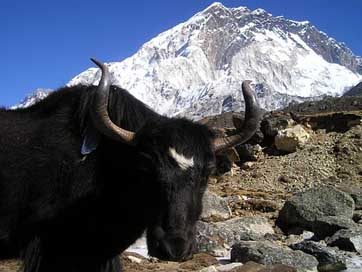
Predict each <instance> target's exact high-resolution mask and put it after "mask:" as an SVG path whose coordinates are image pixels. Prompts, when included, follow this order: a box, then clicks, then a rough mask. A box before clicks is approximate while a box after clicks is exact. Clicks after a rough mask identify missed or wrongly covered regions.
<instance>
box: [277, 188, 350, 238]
mask: <svg viewBox="0 0 362 272" xmlns="http://www.w3.org/2000/svg"><path fill="white" fill-rule="evenodd" d="M353 211H354V201H353V199H352V198H351V196H350V195H348V194H346V193H344V192H342V191H340V190H338V189H336V188H334V187H332V186H320V187H316V188H312V189H309V190H307V191H304V192H300V193H298V194H296V195H294V196H293V197H292V198H291V199H289V200H288V201H286V202H285V204H284V206H283V208H282V209H281V211H280V213H279V217H278V219H277V221H276V224H277V225H278V226H279V227H280V228H281V229H282V230H283V231H284V232H288V231H289V230H290V229H293V228H299V229H300V230H304V229H305V230H310V231H313V232H314V231H318V228H319V225H318V222H322V224H321V226H322V227H323V228H326V226H327V224H325V222H324V221H323V220H322V218H323V217H326V216H338V217H344V218H352V216H353ZM332 225H333V224H332ZM333 228H334V225H333ZM320 235H321V236H323V235H322V234H320Z"/></svg>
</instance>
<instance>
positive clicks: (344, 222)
mask: <svg viewBox="0 0 362 272" xmlns="http://www.w3.org/2000/svg"><path fill="white" fill-rule="evenodd" d="M356 227H358V224H356V223H355V222H354V221H353V220H352V219H351V218H348V217H345V216H323V217H320V218H317V219H316V220H315V221H314V223H313V224H312V229H313V232H314V235H315V237H314V238H316V239H318V240H322V239H324V238H326V237H328V236H332V235H333V234H334V233H336V232H337V231H339V230H340V229H352V228H356Z"/></svg>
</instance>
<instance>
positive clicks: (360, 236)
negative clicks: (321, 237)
mask: <svg viewBox="0 0 362 272" xmlns="http://www.w3.org/2000/svg"><path fill="white" fill-rule="evenodd" d="M327 244H328V245H329V246H337V247H338V248H339V249H342V250H347V251H356V252H359V253H360V254H362V228H361V227H359V228H355V229H342V230H339V231H337V232H336V233H335V234H334V235H333V236H332V237H331V238H329V239H327Z"/></svg>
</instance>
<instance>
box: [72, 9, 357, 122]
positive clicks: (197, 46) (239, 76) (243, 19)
mask: <svg viewBox="0 0 362 272" xmlns="http://www.w3.org/2000/svg"><path fill="white" fill-rule="evenodd" d="M108 65H109V69H110V71H111V73H112V77H113V83H114V84H117V85H119V86H121V87H123V88H125V89H127V90H128V91H130V92H131V93H132V94H133V95H134V96H136V97H137V98H139V99H140V100H142V101H143V102H145V103H146V104H147V105H149V106H150V107H151V108H153V109H155V110H156V111H157V112H159V113H161V114H166V115H169V116H174V115H183V116H187V117H191V118H194V119H198V118H201V117H203V116H206V115H214V114H218V113H220V112H222V111H229V110H240V109H241V108H243V103H241V101H240V99H241V98H240V86H241V82H242V81H243V80H245V79H251V80H252V81H253V83H254V87H255V88H256V90H257V94H258V96H259V101H260V104H261V106H262V107H264V108H266V109H268V110H272V109H276V108H279V107H282V106H286V105H287V104H288V103H290V102H292V101H304V100H308V99H316V98H318V97H321V96H324V95H333V96H336V95H342V94H343V93H344V92H345V91H346V90H348V89H350V88H351V87H352V86H354V85H356V84H357V83H358V82H359V81H361V79H362V76H361V73H362V60H361V58H360V57H356V56H354V55H353V53H352V52H351V50H350V49H348V48H347V47H346V46H345V45H344V44H343V43H338V42H337V41H336V40H334V39H332V38H330V37H328V36H327V35H326V34H325V33H323V32H321V31H319V30H318V29H316V28H315V27H314V26H313V25H311V24H310V23H309V22H307V21H305V22H296V21H292V20H288V19H285V18H284V17H281V16H279V17H273V16H272V15H271V14H269V13H267V12H266V11H265V10H263V9H256V10H250V9H248V8H246V7H239V8H226V7H224V6H223V5H222V4H220V3H214V4H212V5H211V6H209V7H208V8H206V9H205V10H203V11H201V12H199V13H197V14H196V15H194V16H193V17H192V18H190V19H189V20H188V21H186V22H184V23H181V24H179V25H177V26H175V27H174V28H172V29H170V30H168V31H165V32H163V33H161V34H159V35H158V36H157V37H155V38H154V39H152V40H150V41H149V42H147V43H145V44H144V45H143V46H142V47H141V48H140V49H139V51H138V52H137V53H136V54H134V55H133V56H131V57H129V58H127V59H125V60H123V61H122V62H113V63H109V64H108ZM99 77H100V72H99V70H98V69H96V68H90V69H88V70H87V71H85V72H83V73H81V74H80V75H78V76H77V77H75V78H74V79H72V80H71V81H70V83H69V85H75V84H95V83H97V81H98V80H99Z"/></svg>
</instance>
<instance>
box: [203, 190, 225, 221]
mask: <svg viewBox="0 0 362 272" xmlns="http://www.w3.org/2000/svg"><path fill="white" fill-rule="evenodd" d="M202 203H203V210H202V214H201V219H203V220H208V219H223V220H225V219H229V218H230V217H231V211H230V208H229V206H228V203H227V202H226V201H225V200H224V199H223V198H221V197H219V196H218V195H216V194H214V193H212V192H210V191H206V192H205V194H204V197H203V199H202Z"/></svg>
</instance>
